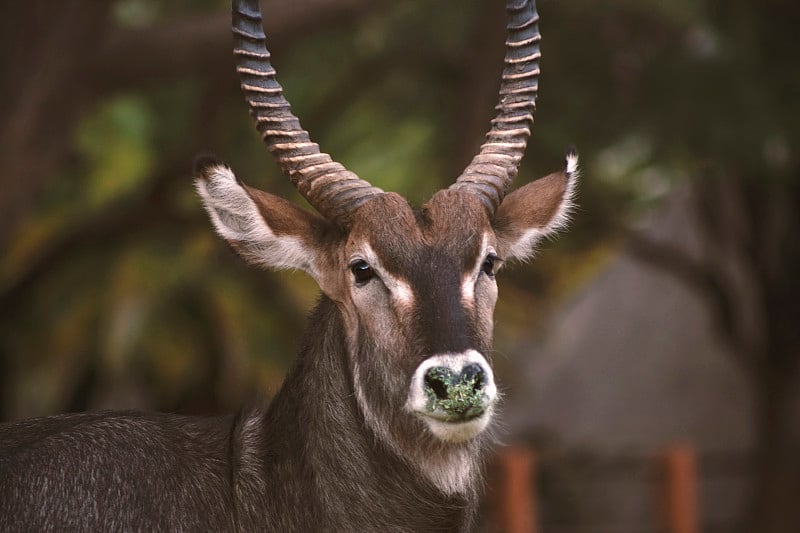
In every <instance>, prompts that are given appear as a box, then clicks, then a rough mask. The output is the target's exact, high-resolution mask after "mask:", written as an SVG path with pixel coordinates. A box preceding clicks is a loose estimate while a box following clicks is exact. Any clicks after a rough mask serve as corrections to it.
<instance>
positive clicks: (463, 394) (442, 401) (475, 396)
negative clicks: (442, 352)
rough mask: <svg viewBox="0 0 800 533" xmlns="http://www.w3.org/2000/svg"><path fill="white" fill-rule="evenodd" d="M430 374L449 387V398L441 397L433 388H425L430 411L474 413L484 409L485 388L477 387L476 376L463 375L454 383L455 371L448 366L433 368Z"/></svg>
mask: <svg viewBox="0 0 800 533" xmlns="http://www.w3.org/2000/svg"><path fill="white" fill-rule="evenodd" d="M430 375H431V377H433V378H435V379H437V380H438V381H440V382H441V383H443V384H444V385H445V388H446V389H447V398H439V397H438V396H437V395H436V392H435V391H434V390H433V389H431V388H430V387H426V388H425V392H426V394H427V396H428V409H429V410H430V411H436V410H438V409H441V410H443V411H445V412H447V413H458V414H474V413H476V412H477V411H482V410H483V389H482V388H476V387H475V379H474V378H470V377H468V376H464V375H462V376H459V381H458V382H456V383H454V376H453V372H452V371H451V370H450V369H448V368H434V369H431V370H430Z"/></svg>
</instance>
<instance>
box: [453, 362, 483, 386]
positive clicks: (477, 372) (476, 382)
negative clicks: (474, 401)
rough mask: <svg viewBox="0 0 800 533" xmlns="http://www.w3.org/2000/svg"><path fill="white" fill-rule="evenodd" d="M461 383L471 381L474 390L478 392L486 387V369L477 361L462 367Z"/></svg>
mask: <svg viewBox="0 0 800 533" xmlns="http://www.w3.org/2000/svg"><path fill="white" fill-rule="evenodd" d="M459 381H461V383H468V384H469V383H471V384H472V390H473V391H475V392H477V391H479V390H483V388H484V387H486V371H485V370H484V369H483V367H482V366H481V365H479V364H477V363H471V364H469V365H467V366H465V367H464V368H463V369H461V376H460V380H459Z"/></svg>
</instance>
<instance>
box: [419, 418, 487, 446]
mask: <svg viewBox="0 0 800 533" xmlns="http://www.w3.org/2000/svg"><path fill="white" fill-rule="evenodd" d="M415 414H416V415H417V416H418V417H419V418H420V419H421V420H422V421H423V422H425V425H426V426H427V427H428V429H429V430H430V432H431V433H433V434H434V435H435V436H436V437H437V438H439V439H440V440H443V441H447V442H465V441H468V440H471V439H474V438H475V437H477V436H478V435H480V434H481V433H482V432H483V431H484V430H485V429H486V427H487V426H488V425H489V422H490V421H491V410H484V411H483V412H482V413H481V414H480V415H475V416H472V417H470V418H467V417H466V416H461V417H454V416H452V415H448V416H446V417H440V416H437V415H435V414H432V413H428V412H419V411H418V412H416V413H415Z"/></svg>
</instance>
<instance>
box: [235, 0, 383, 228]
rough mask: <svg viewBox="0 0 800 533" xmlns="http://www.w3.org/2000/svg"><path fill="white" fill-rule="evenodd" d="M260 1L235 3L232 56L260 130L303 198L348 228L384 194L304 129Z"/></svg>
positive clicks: (236, 0) (329, 217)
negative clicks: (273, 58) (279, 69)
mask: <svg viewBox="0 0 800 533" xmlns="http://www.w3.org/2000/svg"><path fill="white" fill-rule="evenodd" d="M258 4H259V3H258V0H233V10H232V15H233V36H234V46H233V53H234V55H235V56H236V71H237V72H238V73H239V79H240V80H241V87H242V90H243V91H244V95H245V100H247V105H248V107H249V108H250V115H252V117H253V119H254V120H255V124H256V129H258V131H259V133H261V138H262V139H263V140H264V143H265V144H266V145H267V148H268V149H269V151H270V152H271V153H272V155H273V156H274V157H275V160H276V161H277V163H278V165H279V166H280V168H281V170H282V171H283V173H284V174H286V175H287V176H289V179H290V180H291V181H292V183H293V184H294V186H295V187H297V190H298V191H300V194H302V195H303V197H304V198H305V199H306V200H308V203H310V204H311V205H312V206H313V207H314V208H315V209H316V210H317V211H319V213H320V214H321V215H322V216H324V217H325V218H327V219H328V220H331V221H333V222H337V223H339V224H341V225H343V226H348V225H349V222H350V216H351V215H352V213H353V211H355V209H356V208H357V207H359V206H360V205H361V204H363V203H364V202H366V201H367V200H369V199H370V198H372V197H374V196H376V195H379V194H382V193H383V191H382V190H381V189H378V188H377V187H373V186H372V185H370V183H369V182H367V181H364V180H362V179H360V178H359V177H358V176H356V175H355V174H354V173H352V172H350V171H348V170H347V169H345V168H344V167H343V166H342V165H340V164H339V163H337V162H335V161H333V160H332V159H331V157H330V156H329V155H328V154H326V153H322V152H320V150H319V146H318V145H317V144H316V143H313V142H311V139H310V138H309V136H308V132H307V131H306V130H304V129H303V128H302V127H301V126H300V121H299V120H298V119H297V117H295V116H294V115H293V114H292V112H291V110H290V107H291V106H290V105H289V102H287V101H286V99H285V98H284V97H283V88H282V87H281V86H280V84H279V83H278V82H277V80H276V79H275V69H274V68H272V65H271V63H270V60H269V59H270V54H269V51H267V47H266V44H265V43H266V36H265V35H264V30H263V27H262V24H261V9H260V7H259V5H258Z"/></svg>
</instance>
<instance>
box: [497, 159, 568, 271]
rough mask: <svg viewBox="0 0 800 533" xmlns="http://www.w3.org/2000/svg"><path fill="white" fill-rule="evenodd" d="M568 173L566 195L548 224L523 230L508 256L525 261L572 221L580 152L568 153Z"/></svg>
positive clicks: (566, 172)
mask: <svg viewBox="0 0 800 533" xmlns="http://www.w3.org/2000/svg"><path fill="white" fill-rule="evenodd" d="M564 172H565V174H566V175H567V188H566V190H565V191H564V195H563V196H562V197H561V203H560V204H559V206H558V209H557V210H556V213H555V214H554V215H553V218H551V219H550V222H548V223H547V224H546V225H544V226H541V227H534V228H529V229H527V230H526V231H525V232H523V234H522V236H521V237H520V238H519V239H517V241H516V242H514V243H513V244H511V246H509V248H508V251H507V252H506V254H507V255H508V258H509V259H510V258H514V259H517V260H519V261H525V260H528V259H530V258H532V257H533V255H534V253H535V252H536V245H537V244H538V243H539V241H541V240H542V239H544V238H546V237H553V236H555V234H556V233H558V232H559V231H560V230H562V229H564V228H565V227H566V226H567V225H568V224H569V221H570V215H571V214H572V209H573V207H574V206H575V204H574V203H573V199H574V198H575V192H576V190H577V185H578V178H580V169H579V168H578V154H574V153H571V154H567V161H566V169H565V170H564Z"/></svg>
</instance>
